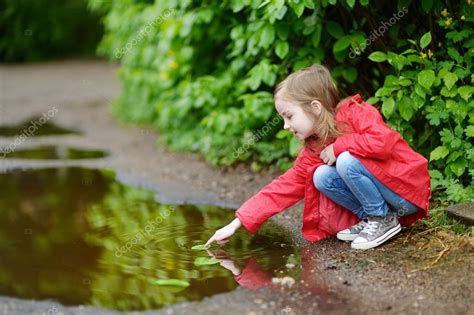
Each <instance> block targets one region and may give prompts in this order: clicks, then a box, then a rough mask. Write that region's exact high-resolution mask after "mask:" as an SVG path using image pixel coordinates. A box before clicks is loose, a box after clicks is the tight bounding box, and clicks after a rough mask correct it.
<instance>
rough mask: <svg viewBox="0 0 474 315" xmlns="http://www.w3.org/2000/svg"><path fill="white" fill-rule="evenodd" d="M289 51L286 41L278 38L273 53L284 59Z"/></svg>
mask: <svg viewBox="0 0 474 315" xmlns="http://www.w3.org/2000/svg"><path fill="white" fill-rule="evenodd" d="M289 51H290V45H288V42H286V41H281V40H279V41H278V42H277V44H276V46H275V53H276V54H277V56H278V57H280V59H284V58H285V57H286V55H288V52H289Z"/></svg>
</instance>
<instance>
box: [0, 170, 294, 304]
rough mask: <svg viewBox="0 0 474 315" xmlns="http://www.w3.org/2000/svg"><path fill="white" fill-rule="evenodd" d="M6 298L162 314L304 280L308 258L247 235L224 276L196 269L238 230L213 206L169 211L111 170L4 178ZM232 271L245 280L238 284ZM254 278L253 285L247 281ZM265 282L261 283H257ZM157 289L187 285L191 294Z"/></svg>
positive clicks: (1, 289) (0, 237)
mask: <svg viewBox="0 0 474 315" xmlns="http://www.w3.org/2000/svg"><path fill="white" fill-rule="evenodd" d="M0 187H2V189H1V190H0V251H1V253H2V258H1V259H0V295H7V296H14V297H21V298H26V299H35V300H44V299H53V300H57V301H59V302H61V303H63V304H65V305H79V304H82V305H93V306H99V307H105V308H110V309H117V310H122V311H126V310H146V309H157V308H160V307H163V306H165V305H168V304H173V303H177V302H184V301H194V300H200V299H202V298H204V297H206V296H211V295H213V294H217V293H222V292H227V291H231V290H233V289H235V288H237V287H238V286H239V283H240V285H242V286H244V287H252V286H253V287H258V286H261V285H265V284H268V283H269V282H271V278H272V276H283V275H290V276H294V277H297V274H296V273H297V272H298V271H297V269H298V268H293V269H291V270H289V271H288V270H287V268H286V267H285V265H286V264H287V263H293V264H295V265H296V266H298V264H299V262H298V260H299V259H300V258H299V257H298V253H296V252H295V251H294V249H293V248H292V247H290V246H288V245H287V246H283V247H282V244H283V243H284V242H285V241H284V240H283V239H282V237H281V236H279V235H280V234H279V233H278V232H277V231H273V232H272V229H268V230H269V232H268V233H267V234H266V235H262V234H257V235H256V236H254V237H253V238H252V237H251V236H250V235H248V234H247V233H246V232H245V231H243V230H242V229H241V230H239V231H238V232H237V233H236V234H235V235H234V236H233V237H232V238H231V240H230V242H229V243H227V244H225V245H221V246H216V247H215V249H214V250H213V253H214V254H215V255H217V256H218V257H220V258H221V259H223V258H224V257H225V258H226V259H225V260H222V265H225V266H226V268H224V267H223V266H221V265H219V264H216V265H210V266H196V265H195V264H194V261H195V259H196V258H197V257H209V255H208V253H207V252H206V251H195V250H191V247H192V246H194V245H197V244H204V242H205V241H206V240H207V239H208V238H209V237H210V236H211V235H212V232H213V231H214V230H215V229H216V228H218V227H221V226H223V225H225V224H227V223H228V222H230V221H231V220H232V218H233V217H234V215H233V212H232V211H230V210H226V209H222V208H218V207H212V206H193V205H186V206H174V205H165V204H159V203H157V202H156V201H155V193H153V192H150V191H145V190H142V189H139V188H134V187H131V186H126V185H123V184H121V183H119V182H117V181H116V180H115V176H114V173H112V172H110V171H107V170H90V169H83V168H63V169H42V170H31V171H14V172H11V173H4V174H0ZM232 271H234V272H236V273H237V274H238V273H240V276H234V275H233V273H232ZM247 275H248V276H247ZM257 275H258V277H257ZM157 279H180V280H185V281H188V282H189V283H190V286H188V287H186V288H176V287H163V286H158V285H156V284H154V283H153V281H155V280H157Z"/></svg>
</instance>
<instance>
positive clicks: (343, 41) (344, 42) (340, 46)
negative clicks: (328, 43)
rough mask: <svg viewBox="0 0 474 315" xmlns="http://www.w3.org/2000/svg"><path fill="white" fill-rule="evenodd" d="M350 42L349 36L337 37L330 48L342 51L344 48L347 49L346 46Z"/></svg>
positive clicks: (334, 50)
mask: <svg viewBox="0 0 474 315" xmlns="http://www.w3.org/2000/svg"><path fill="white" fill-rule="evenodd" d="M350 44H351V37H350V36H348V35H346V36H343V37H341V38H339V39H338V40H337V41H336V43H335V44H334V47H333V49H332V50H333V52H339V51H343V50H344V49H347V47H349V45H350Z"/></svg>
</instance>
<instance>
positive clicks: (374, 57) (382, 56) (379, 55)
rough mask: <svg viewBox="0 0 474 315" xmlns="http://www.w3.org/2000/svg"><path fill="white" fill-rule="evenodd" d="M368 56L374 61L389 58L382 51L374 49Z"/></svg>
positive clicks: (382, 60)
mask: <svg viewBox="0 0 474 315" xmlns="http://www.w3.org/2000/svg"><path fill="white" fill-rule="evenodd" d="M368 58H369V59H370V60H372V61H374V62H384V61H386V60H387V55H386V54H385V53H383V52H381V51H374V52H373V53H371V54H370V55H369V57H368Z"/></svg>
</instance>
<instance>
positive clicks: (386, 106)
mask: <svg viewBox="0 0 474 315" xmlns="http://www.w3.org/2000/svg"><path fill="white" fill-rule="evenodd" d="M394 109H395V100H394V99H393V97H389V98H386V99H385V100H384V101H383V104H382V114H383V115H384V116H385V117H387V118H389V117H390V115H391V114H392V113H393V110H394Z"/></svg>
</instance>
